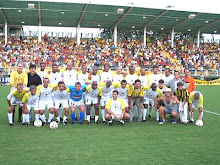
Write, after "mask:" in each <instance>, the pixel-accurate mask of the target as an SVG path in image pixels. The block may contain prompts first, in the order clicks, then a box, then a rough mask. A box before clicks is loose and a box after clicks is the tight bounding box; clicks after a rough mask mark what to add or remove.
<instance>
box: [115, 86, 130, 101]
mask: <svg viewBox="0 0 220 165" xmlns="http://www.w3.org/2000/svg"><path fill="white" fill-rule="evenodd" d="M116 90H117V91H118V98H120V99H122V100H125V99H128V88H117V89H116Z"/></svg>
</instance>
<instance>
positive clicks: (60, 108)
mask: <svg viewBox="0 0 220 165" xmlns="http://www.w3.org/2000/svg"><path fill="white" fill-rule="evenodd" d="M62 110H63V109H62V107H59V110H58V113H59V117H62Z"/></svg>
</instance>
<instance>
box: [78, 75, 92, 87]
mask: <svg viewBox="0 0 220 165" xmlns="http://www.w3.org/2000/svg"><path fill="white" fill-rule="evenodd" d="M88 77H89V75H88V73H85V74H83V73H80V74H78V77H77V81H78V82H80V83H81V85H83V84H85V83H86V81H87V80H88Z"/></svg>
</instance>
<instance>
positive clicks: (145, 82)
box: [139, 75, 148, 86]
mask: <svg viewBox="0 0 220 165" xmlns="http://www.w3.org/2000/svg"><path fill="white" fill-rule="evenodd" d="M139 80H140V81H141V85H142V86H148V78H147V76H146V75H145V76H141V75H140V76H139Z"/></svg>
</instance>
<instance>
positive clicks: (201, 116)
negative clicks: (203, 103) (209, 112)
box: [200, 111, 203, 120]
mask: <svg viewBox="0 0 220 165" xmlns="http://www.w3.org/2000/svg"><path fill="white" fill-rule="evenodd" d="M202 118H203V111H202V112H201V115H200V119H201V120H202Z"/></svg>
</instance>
